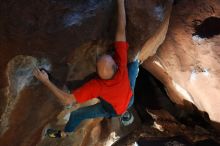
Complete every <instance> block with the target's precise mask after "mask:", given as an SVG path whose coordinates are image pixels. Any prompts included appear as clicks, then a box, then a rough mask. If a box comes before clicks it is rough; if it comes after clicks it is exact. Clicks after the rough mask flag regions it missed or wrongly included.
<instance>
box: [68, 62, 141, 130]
mask: <svg viewBox="0 0 220 146" xmlns="http://www.w3.org/2000/svg"><path fill="white" fill-rule="evenodd" d="M138 72H139V63H138V61H134V62H132V63H129V64H128V76H129V80H130V86H131V88H132V91H133V93H134V87H135V82H136V78H137V75H138ZM133 103H134V95H132V97H131V100H130V102H129V105H128V108H130V107H131V106H132V105H133ZM115 116H118V115H117V114H116V113H115V111H114V109H113V107H112V106H111V105H110V104H109V103H107V102H105V101H104V100H102V99H101V102H100V103H97V104H95V105H91V106H87V107H83V108H80V109H78V110H76V111H73V112H72V113H71V115H70V119H69V121H68V123H67V124H66V126H65V129H64V131H65V132H72V131H74V130H75V128H76V127H77V126H78V125H79V124H80V123H81V122H82V121H83V120H85V119H91V118H98V117H104V118H111V117H115Z"/></svg>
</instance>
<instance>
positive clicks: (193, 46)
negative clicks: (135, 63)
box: [143, 0, 220, 124]
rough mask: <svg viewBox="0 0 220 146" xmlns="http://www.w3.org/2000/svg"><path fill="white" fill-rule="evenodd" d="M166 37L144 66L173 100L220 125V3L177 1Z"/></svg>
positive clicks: (197, 0)
mask: <svg viewBox="0 0 220 146" xmlns="http://www.w3.org/2000/svg"><path fill="white" fill-rule="evenodd" d="M173 12H174V13H172V16H171V22H170V25H169V30H168V33H167V37H166V39H165V42H164V43H163V45H162V46H161V47H160V48H159V49H158V50H157V53H156V54H155V55H154V56H153V57H151V58H149V59H148V60H147V61H145V62H144V64H143V66H144V67H145V69H147V70H149V71H150V72H151V73H152V74H153V75H154V76H155V77H157V78H158V79H159V80H161V81H162V82H163V84H164V85H165V86H166V90H167V93H168V95H169V96H170V98H171V99H172V100H173V101H174V102H175V103H177V104H179V105H181V106H184V107H188V108H189V109H190V110H194V109H192V106H191V105H192V104H193V105H195V106H196V107H197V108H198V109H199V110H200V111H201V112H206V113H208V115H209V118H210V120H211V121H212V122H213V123H215V124H217V123H219V122H220V114H219V112H218V111H219V110H220V107H219V105H220V98H219V97H220V96H219V94H220V90H219V88H220V86H219V69H220V68H219V67H220V65H219V50H220V45H219V44H220V35H219V34H220V33H219V30H220V23H219V20H220V19H219V18H220V1H218V0H214V1H208V0H195V1H187V0H183V1H178V2H177V4H176V5H175V6H174V8H173Z"/></svg>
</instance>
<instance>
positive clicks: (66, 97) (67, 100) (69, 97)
mask: <svg viewBox="0 0 220 146" xmlns="http://www.w3.org/2000/svg"><path fill="white" fill-rule="evenodd" d="M33 74H34V76H35V77H36V78H37V79H38V80H40V81H41V82H42V83H43V84H44V85H45V86H47V87H48V88H49V90H50V91H51V92H52V93H53V94H54V95H55V96H56V97H57V98H58V99H59V100H60V101H61V102H62V103H63V104H64V105H70V104H75V103H76V99H75V96H74V95H73V94H69V93H66V92H64V91H63V90H61V89H59V88H57V87H56V86H55V85H54V84H53V83H52V82H51V81H50V80H49V78H48V75H47V73H46V72H45V71H40V70H39V69H38V68H36V69H35V70H34V72H33Z"/></svg>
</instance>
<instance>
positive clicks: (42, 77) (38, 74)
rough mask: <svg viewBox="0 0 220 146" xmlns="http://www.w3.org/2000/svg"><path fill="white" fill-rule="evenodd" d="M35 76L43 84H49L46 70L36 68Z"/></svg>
mask: <svg viewBox="0 0 220 146" xmlns="http://www.w3.org/2000/svg"><path fill="white" fill-rule="evenodd" d="M33 74H34V76H35V77H36V78H37V79H38V80H40V81H41V82H43V83H47V82H48V81H49V77H48V74H47V73H46V72H45V71H44V70H42V71H40V70H39V68H35V69H34V71H33Z"/></svg>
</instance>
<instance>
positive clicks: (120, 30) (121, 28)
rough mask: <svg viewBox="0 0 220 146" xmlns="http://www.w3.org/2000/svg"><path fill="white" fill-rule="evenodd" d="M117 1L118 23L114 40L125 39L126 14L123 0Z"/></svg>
mask: <svg viewBox="0 0 220 146" xmlns="http://www.w3.org/2000/svg"><path fill="white" fill-rule="evenodd" d="M117 3H118V20H117V21H118V24H117V30H116V36H115V41H126V31H125V30H126V28H125V27H126V14H125V4H124V3H125V2H124V0H117Z"/></svg>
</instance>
